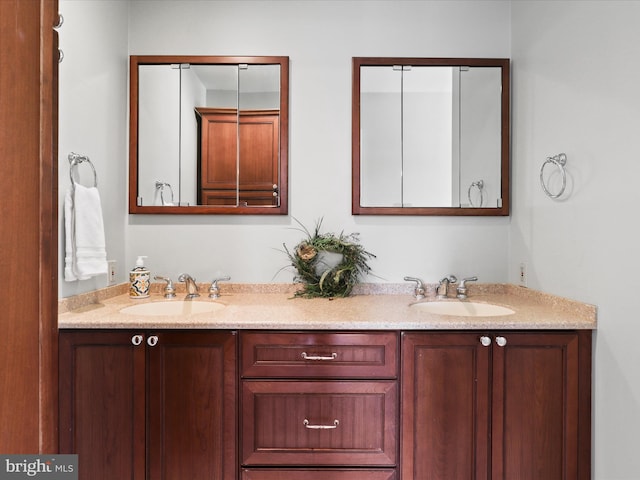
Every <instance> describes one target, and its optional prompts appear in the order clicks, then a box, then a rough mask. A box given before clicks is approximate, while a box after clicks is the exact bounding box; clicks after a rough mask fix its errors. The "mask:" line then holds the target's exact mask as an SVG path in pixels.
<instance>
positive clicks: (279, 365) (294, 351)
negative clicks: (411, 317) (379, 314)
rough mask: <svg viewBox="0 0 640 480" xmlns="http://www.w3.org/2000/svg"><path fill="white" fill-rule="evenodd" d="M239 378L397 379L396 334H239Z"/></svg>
mask: <svg viewBox="0 0 640 480" xmlns="http://www.w3.org/2000/svg"><path fill="white" fill-rule="evenodd" d="M241 348H242V360H241V361H242V364H241V372H242V376H243V377H270V378H273V377H276V378H287V377H288V378H296V377H303V378H304V377H306V378H309V377H323V378H327V377H328V378H396V376H397V374H398V360H397V355H398V337H397V334H396V333H395V332H368V333H345V332H338V333H325V332H322V333H314V332H306V333H282V332H278V333H262V332H242V333H241Z"/></svg>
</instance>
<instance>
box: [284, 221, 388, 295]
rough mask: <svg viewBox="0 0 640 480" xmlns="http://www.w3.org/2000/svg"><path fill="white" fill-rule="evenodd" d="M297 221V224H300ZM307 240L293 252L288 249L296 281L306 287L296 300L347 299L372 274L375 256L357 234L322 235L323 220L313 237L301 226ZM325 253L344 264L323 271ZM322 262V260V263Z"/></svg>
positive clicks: (298, 293) (286, 249)
mask: <svg viewBox="0 0 640 480" xmlns="http://www.w3.org/2000/svg"><path fill="white" fill-rule="evenodd" d="M296 221H297V220H296ZM298 223H299V224H300V226H301V227H302V231H303V232H304V233H306V235H307V238H305V239H304V240H302V241H301V242H300V243H298V244H297V245H296V246H295V247H294V249H293V251H290V250H289V249H288V248H287V246H286V245H284V249H285V252H286V254H287V256H288V257H289V259H290V260H291V265H292V266H293V267H294V268H295V269H296V270H297V272H298V273H297V275H296V277H295V280H296V281H297V282H299V283H302V284H303V288H302V289H300V290H298V291H297V292H296V294H295V296H296V297H305V298H314V297H325V298H332V297H346V296H348V295H349V294H350V293H351V290H352V289H353V287H354V285H355V284H356V283H358V280H359V278H360V277H361V276H362V275H365V274H367V273H369V272H370V271H371V268H370V267H369V264H368V261H369V259H371V258H375V255H373V254H372V253H369V252H367V251H366V250H365V249H364V247H362V245H360V243H359V240H358V234H357V233H351V234H349V235H345V234H344V233H342V232H341V233H340V235H335V234H333V233H320V228H321V226H322V219H320V220H319V221H318V222H317V223H316V228H315V230H314V232H313V234H312V233H310V232H309V230H307V228H306V227H305V226H304V225H302V224H301V223H300V222H298ZM321 252H330V253H334V254H340V255H342V261H341V262H340V263H339V264H338V265H336V266H334V267H333V268H327V269H325V270H324V271H323V270H322V264H321V263H319V261H318V260H319V258H320V257H322V253H321ZM320 261H322V260H320Z"/></svg>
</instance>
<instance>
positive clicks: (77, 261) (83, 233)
mask: <svg viewBox="0 0 640 480" xmlns="http://www.w3.org/2000/svg"><path fill="white" fill-rule="evenodd" d="M64 216H65V250H66V253H65V268H64V279H65V280H66V281H68V282H71V281H74V280H87V279H88V278H91V277H94V276H96V275H102V274H106V273H107V271H108V266H107V252H106V249H105V239H104V222H103V219H102V205H101V203H100V195H99V193H98V189H97V188H96V187H89V188H88V187H84V186H82V185H79V184H76V185H75V188H73V187H71V188H69V190H68V191H67V194H66V196H65V199H64Z"/></svg>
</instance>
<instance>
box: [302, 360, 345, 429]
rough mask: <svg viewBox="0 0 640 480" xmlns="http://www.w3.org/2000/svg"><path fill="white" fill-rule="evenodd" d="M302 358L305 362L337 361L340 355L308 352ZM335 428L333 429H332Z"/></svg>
mask: <svg viewBox="0 0 640 480" xmlns="http://www.w3.org/2000/svg"><path fill="white" fill-rule="evenodd" d="M302 358H304V359H305V360H335V359H336V358H338V354H337V353H336V352H333V353H332V354H331V356H327V355H308V354H307V352H302ZM331 428H333V427H331Z"/></svg>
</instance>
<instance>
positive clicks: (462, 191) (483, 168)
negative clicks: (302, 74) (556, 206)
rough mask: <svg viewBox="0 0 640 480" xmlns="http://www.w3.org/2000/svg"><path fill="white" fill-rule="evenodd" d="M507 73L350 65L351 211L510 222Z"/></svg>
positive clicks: (496, 65) (408, 64)
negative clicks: (505, 218)
mask: <svg viewBox="0 0 640 480" xmlns="http://www.w3.org/2000/svg"><path fill="white" fill-rule="evenodd" d="M509 67H510V62H509V60H508V59H480V58H365V57H357V58H353V97H352V213H353V214H354V215H485V216H487V215H495V216H501V215H502V216H504V215H509V146H510V138H509V137H510V116H509V113H510V106H509V97H510V92H509V85H510V73H509Z"/></svg>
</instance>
